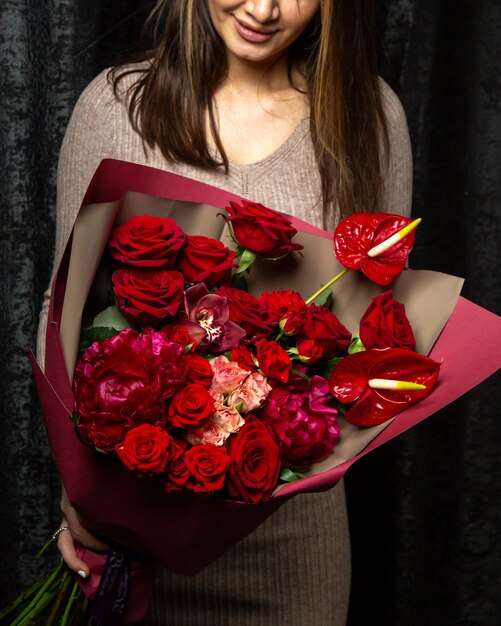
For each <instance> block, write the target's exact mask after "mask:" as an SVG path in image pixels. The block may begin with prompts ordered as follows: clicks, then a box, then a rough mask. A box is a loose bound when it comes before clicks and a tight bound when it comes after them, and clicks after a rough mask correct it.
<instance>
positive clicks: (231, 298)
mask: <svg viewBox="0 0 501 626" xmlns="http://www.w3.org/2000/svg"><path fill="white" fill-rule="evenodd" d="M216 292H217V294H218V295H219V296H222V297H223V298H226V300H227V301H228V306H229V309H230V320H231V321H232V322H234V323H235V324H238V326H240V327H241V328H243V329H244V330H245V333H246V334H245V339H251V340H252V339H259V338H261V337H268V336H269V335H270V334H271V332H272V328H273V323H272V321H271V319H270V317H269V315H268V311H267V310H266V308H265V307H264V306H263V305H262V304H261V303H260V302H259V300H258V299H257V298H254V296H251V295H250V293H247V292H246V291H242V290H241V289H236V288H235V287H220V288H219V289H216Z"/></svg>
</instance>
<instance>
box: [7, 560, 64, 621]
mask: <svg viewBox="0 0 501 626" xmlns="http://www.w3.org/2000/svg"><path fill="white" fill-rule="evenodd" d="M62 568H63V562H62V561H61V562H60V563H59V564H58V565H57V566H56V567H55V568H54V569H53V570H52V572H51V573H50V574H49V577H48V578H47V580H46V581H45V582H44V584H43V585H42V586H41V587H40V589H39V590H38V592H37V594H36V595H35V597H34V598H33V600H32V601H31V602H30V603H29V604H28V606H27V607H26V608H25V609H24V611H22V613H21V614H20V615H19V616H18V617H17V618H16V619H15V620H14V621H13V622H12V623H11V624H10V626H25V625H26V624H28V623H29V621H31V620H32V619H33V618H34V617H37V616H38V615H39V614H40V612H41V610H42V609H43V608H45V607H46V606H47V603H46V602H44V600H45V599H46V598H47V597H49V598H53V597H54V595H55V594H54V589H53V587H54V586H53V583H54V582H55V581H56V580H57V577H58V575H59V574H60V573H61V570H62ZM56 586H57V582H56ZM57 591H59V589H57ZM42 604H43V607H42ZM40 607H42V609H41V608H40ZM28 620H29V621H28Z"/></svg>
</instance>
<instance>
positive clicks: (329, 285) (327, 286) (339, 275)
mask: <svg viewBox="0 0 501 626" xmlns="http://www.w3.org/2000/svg"><path fill="white" fill-rule="evenodd" d="M349 271H350V270H349V269H348V268H347V267H345V268H344V269H343V270H342V271H341V272H339V274H336V276H334V278H331V279H330V280H329V282H328V283H325V285H323V286H322V287H320V289H319V290H318V291H317V292H316V293H314V294H313V295H312V296H311V298H308V300H306V304H311V303H312V302H313V301H314V300H315V299H316V298H318V296H319V295H320V294H322V293H323V292H324V291H326V290H327V289H329V287H331V286H332V285H333V284H334V283H336V282H337V281H338V280H339V279H340V278H343V276H344V275H345V274H347V273H348V272H349Z"/></svg>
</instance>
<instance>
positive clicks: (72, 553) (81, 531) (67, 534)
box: [57, 486, 110, 578]
mask: <svg viewBox="0 0 501 626" xmlns="http://www.w3.org/2000/svg"><path fill="white" fill-rule="evenodd" d="M61 512H62V521H61V527H63V526H68V528H69V530H65V531H63V532H61V533H59V535H58V537H57V547H58V550H59V552H60V553H61V556H62V557H63V560H64V562H65V563H66V565H67V566H68V567H69V568H70V569H71V570H72V571H74V572H76V573H77V574H78V575H79V576H81V577H82V578H87V577H88V576H89V572H90V570H89V567H88V566H87V565H86V564H85V563H84V562H83V561H82V559H80V558H79V556H78V554H77V551H76V549H75V541H78V543H80V544H82V545H83V546H85V547H86V548H90V549H91V550H95V551H96V552H105V551H107V550H109V549H110V548H109V546H108V544H106V543H104V542H103V541H101V540H100V539H98V538H97V537H95V536H94V535H93V534H91V533H90V532H89V531H88V530H86V529H85V528H84V526H83V525H82V522H81V520H80V518H79V516H78V513H77V512H76V510H75V509H74V507H73V506H72V505H71V503H70V501H69V499H68V496H67V494H66V490H65V489H64V486H62V489H61Z"/></svg>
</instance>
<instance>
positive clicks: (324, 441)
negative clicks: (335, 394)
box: [258, 376, 339, 466]
mask: <svg viewBox="0 0 501 626" xmlns="http://www.w3.org/2000/svg"><path fill="white" fill-rule="evenodd" d="M302 387H304V383H301V384H300V385H299V388H296V389H294V387H293V385H289V386H288V387H277V388H275V389H273V391H271V393H270V394H269V396H268V401H267V403H266V406H265V407H264V408H263V409H262V410H261V411H260V412H259V415H258V417H259V419H260V420H261V421H262V422H264V423H265V424H267V425H268V426H269V427H270V428H271V430H272V432H273V433H274V434H275V436H276V438H277V439H278V440H279V441H280V442H281V444H282V447H281V450H282V464H283V465H284V466H301V465H311V464H312V463H318V462H319V461H323V460H324V459H326V458H327V457H328V456H329V454H330V453H331V452H332V450H333V449H334V445H335V443H336V441H337V440H338V439H339V425H338V422H337V414H338V411H337V409H335V408H334V407H330V406H327V402H329V400H330V397H329V395H328V393H329V389H328V385H327V381H326V380H325V379H324V378H321V377H320V376H315V377H313V378H312V379H311V381H310V385H309V389H306V390H304V388H302Z"/></svg>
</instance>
